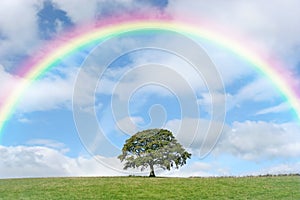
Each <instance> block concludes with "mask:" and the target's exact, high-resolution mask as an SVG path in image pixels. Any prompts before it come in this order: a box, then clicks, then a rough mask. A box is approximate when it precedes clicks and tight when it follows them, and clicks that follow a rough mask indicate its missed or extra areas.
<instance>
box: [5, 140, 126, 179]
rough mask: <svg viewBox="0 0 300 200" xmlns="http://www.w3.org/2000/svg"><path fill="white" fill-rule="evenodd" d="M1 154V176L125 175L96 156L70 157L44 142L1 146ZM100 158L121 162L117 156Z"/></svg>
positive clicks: (106, 160) (109, 161) (105, 160)
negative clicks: (41, 144) (45, 145)
mask: <svg viewBox="0 0 300 200" xmlns="http://www.w3.org/2000/svg"><path fill="white" fill-rule="evenodd" d="M0 158H1V163H0V171H1V174H0V178H15V177H49V176H113V175H124V174H123V173H120V172H117V171H115V170H113V169H110V168H108V167H106V166H104V165H103V164H100V163H99V162H98V161H96V159H94V158H85V157H77V158H71V157H68V156H66V155H64V154H63V153H62V152H60V151H58V150H55V149H52V148H48V147H41V146H32V147H26V146H15V147H5V146H0ZM98 159H99V158H98ZM101 159H102V162H106V163H107V164H108V165H109V164H111V163H112V161H113V163H114V164H116V163H118V166H119V167H120V166H122V165H121V164H120V161H118V160H117V159H116V158H104V157H101ZM114 167H116V166H114Z"/></svg>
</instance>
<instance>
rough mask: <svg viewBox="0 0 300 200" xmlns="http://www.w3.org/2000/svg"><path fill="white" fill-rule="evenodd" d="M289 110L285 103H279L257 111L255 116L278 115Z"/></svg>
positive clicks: (289, 107)
mask: <svg viewBox="0 0 300 200" xmlns="http://www.w3.org/2000/svg"><path fill="white" fill-rule="evenodd" d="M290 109H291V106H290V105H289V104H288V103H287V102H283V103H280V104H279V105H276V106H273V107H269V108H265V109H262V110H260V111H258V112H257V113H256V114H257V115H265V114H270V113H280V112H285V111H288V110H290Z"/></svg>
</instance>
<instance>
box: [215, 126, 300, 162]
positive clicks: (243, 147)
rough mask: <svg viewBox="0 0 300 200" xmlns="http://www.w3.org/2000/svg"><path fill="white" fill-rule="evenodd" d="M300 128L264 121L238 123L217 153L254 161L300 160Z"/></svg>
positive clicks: (218, 146)
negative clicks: (298, 158) (299, 158)
mask: <svg viewBox="0 0 300 200" xmlns="http://www.w3.org/2000/svg"><path fill="white" fill-rule="evenodd" d="M299 133H300V126H299V124H296V123H292V122H291V123H284V124H276V123H272V122H264V121H258V122H255V121H245V122H234V123H233V125H232V129H231V130H229V131H227V132H225V133H224V134H223V135H222V137H221V139H220V142H219V143H218V145H217V147H216V148H215V151H214V153H217V154H223V153H225V152H227V153H230V154H232V155H233V156H235V157H238V158H242V159H245V160H252V161H263V160H273V159H274V160H275V159H280V158H287V159H289V158H297V157H299V156H300V135H299Z"/></svg>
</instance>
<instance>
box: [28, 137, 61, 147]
mask: <svg viewBox="0 0 300 200" xmlns="http://www.w3.org/2000/svg"><path fill="white" fill-rule="evenodd" d="M26 144H28V145H31V146H45V147H49V148H54V149H63V148H65V144H64V143H61V142H58V141H55V140H49V139H31V140H29V141H27V142H26Z"/></svg>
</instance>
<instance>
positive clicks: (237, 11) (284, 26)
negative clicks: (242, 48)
mask: <svg viewBox="0 0 300 200" xmlns="http://www.w3.org/2000/svg"><path fill="white" fill-rule="evenodd" d="M299 6H300V5H299V1H297V0H288V1H284V2H283V1H280V0H275V1H264V2H261V1H259V0H254V1H235V0H234V1H226V2H220V1H218V0H214V1H210V2H209V3H207V2H206V1H193V0H188V1H184V2H183V1H178V0H171V1H169V4H168V8H167V11H168V13H170V15H172V16H173V17H174V18H175V19H176V18H180V17H182V13H189V16H190V17H194V18H199V19H200V20H203V21H206V20H208V21H209V22H210V24H211V25H212V27H213V26H214V24H215V25H217V26H221V27H223V29H225V30H229V32H230V30H231V32H237V35H245V36H246V38H250V39H251V40H252V41H256V42H255V43H256V44H255V45H257V46H261V47H264V48H265V49H267V50H270V51H272V52H273V53H275V54H277V53H278V54H279V56H280V57H281V58H287V57H286V56H288V54H289V53H290V52H291V51H293V48H294V47H296V46H297V44H299V42H300V39H299V37H298V35H299V33H300V28H299V27H298V26H295V24H298V22H299V20H298V19H299V18H300V13H299V12H298V8H299ZM189 16H188V17H189ZM224 33H226V31H224ZM230 37H232V35H230ZM294 61H295V60H294Z"/></svg>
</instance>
